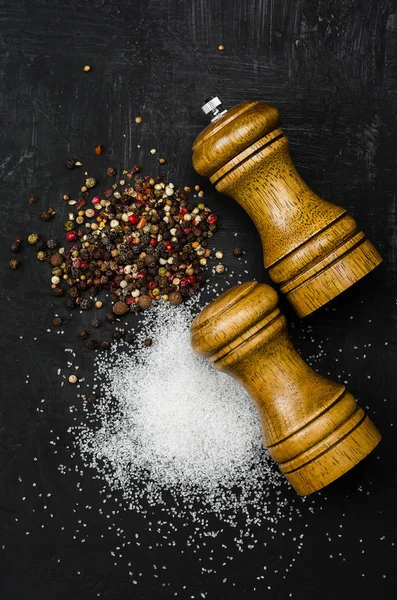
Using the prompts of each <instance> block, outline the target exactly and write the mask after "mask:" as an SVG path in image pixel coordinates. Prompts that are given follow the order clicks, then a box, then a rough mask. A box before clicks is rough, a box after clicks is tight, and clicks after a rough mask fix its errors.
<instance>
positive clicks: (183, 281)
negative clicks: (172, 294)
mask: <svg viewBox="0 0 397 600" xmlns="http://www.w3.org/2000/svg"><path fill="white" fill-rule="evenodd" d="M179 283H180V285H181V287H186V286H187V285H188V284H189V278H188V277H182V279H181V280H180V282H179Z"/></svg>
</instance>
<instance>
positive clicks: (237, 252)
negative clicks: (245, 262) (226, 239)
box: [233, 248, 243, 257]
mask: <svg viewBox="0 0 397 600" xmlns="http://www.w3.org/2000/svg"><path fill="white" fill-rule="evenodd" d="M242 253H243V251H242V250H241V248H235V249H234V250H233V254H234V256H237V257H238V256H241V255H242Z"/></svg>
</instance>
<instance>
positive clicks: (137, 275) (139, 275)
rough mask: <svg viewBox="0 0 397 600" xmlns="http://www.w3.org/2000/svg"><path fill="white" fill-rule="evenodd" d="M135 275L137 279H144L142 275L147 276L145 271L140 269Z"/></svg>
mask: <svg viewBox="0 0 397 600" xmlns="http://www.w3.org/2000/svg"><path fill="white" fill-rule="evenodd" d="M135 277H136V278H137V279H142V277H145V273H144V271H138V273H137V274H136V275H135Z"/></svg>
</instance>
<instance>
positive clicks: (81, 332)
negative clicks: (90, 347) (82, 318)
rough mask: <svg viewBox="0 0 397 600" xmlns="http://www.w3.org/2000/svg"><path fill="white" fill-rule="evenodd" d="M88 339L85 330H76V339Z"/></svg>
mask: <svg viewBox="0 0 397 600" xmlns="http://www.w3.org/2000/svg"><path fill="white" fill-rule="evenodd" d="M87 337H88V333H87V331H85V329H78V330H77V338H78V339H79V340H86V339H87Z"/></svg>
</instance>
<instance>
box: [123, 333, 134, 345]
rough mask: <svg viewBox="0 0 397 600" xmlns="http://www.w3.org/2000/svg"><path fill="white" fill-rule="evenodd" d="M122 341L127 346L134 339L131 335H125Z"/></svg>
mask: <svg viewBox="0 0 397 600" xmlns="http://www.w3.org/2000/svg"><path fill="white" fill-rule="evenodd" d="M124 340H125V341H126V342H127V344H133V342H134V340H135V338H134V336H133V334H132V333H127V335H126V336H125V338H124Z"/></svg>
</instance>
